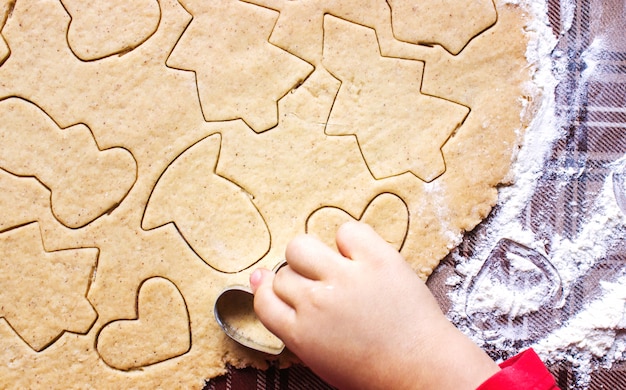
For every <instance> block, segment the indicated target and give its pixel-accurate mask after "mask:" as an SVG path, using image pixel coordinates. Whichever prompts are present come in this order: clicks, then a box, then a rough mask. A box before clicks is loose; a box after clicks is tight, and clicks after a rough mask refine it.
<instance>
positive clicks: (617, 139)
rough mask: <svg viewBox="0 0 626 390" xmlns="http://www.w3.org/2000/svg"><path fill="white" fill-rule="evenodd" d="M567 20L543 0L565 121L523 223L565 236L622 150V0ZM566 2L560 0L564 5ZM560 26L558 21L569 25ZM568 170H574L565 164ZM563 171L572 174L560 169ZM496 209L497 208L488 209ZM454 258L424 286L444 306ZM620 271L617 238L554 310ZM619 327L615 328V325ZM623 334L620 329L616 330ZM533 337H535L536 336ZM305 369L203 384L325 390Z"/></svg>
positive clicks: (615, 383)
mask: <svg viewBox="0 0 626 390" xmlns="http://www.w3.org/2000/svg"><path fill="white" fill-rule="evenodd" d="M575 1H576V8H575V11H574V15H573V19H571V16H572V15H571V14H570V15H568V14H567V12H566V11H567V10H566V9H561V4H562V1H559V0H548V9H549V12H548V17H549V20H550V24H551V26H552V28H553V32H554V34H555V36H557V37H559V42H558V45H557V48H556V50H555V52H559V53H561V54H565V55H566V65H567V71H566V72H565V74H564V76H563V77H562V79H561V80H560V83H559V85H558V87H557V91H556V103H557V115H558V116H559V117H560V119H562V122H561V123H564V124H565V125H564V129H563V130H564V133H565V136H564V137H563V138H562V139H560V140H559V141H558V142H557V143H556V144H555V145H554V148H553V150H552V155H551V157H550V159H549V161H548V162H547V163H546V165H545V168H544V172H543V175H542V176H541V178H540V179H539V183H538V185H537V188H536V190H535V193H534V195H533V197H532V198H531V200H530V202H529V204H528V206H527V208H526V210H524V211H523V212H522V214H523V215H525V218H523V220H524V221H526V222H525V223H526V224H527V226H526V228H528V229H529V230H532V231H533V232H534V233H535V234H536V235H537V237H538V238H550V237H551V236H552V235H555V234H558V235H560V236H562V237H565V238H572V237H574V236H575V234H576V233H577V232H578V231H579V230H580V228H581V223H582V222H583V219H582V218H580V217H579V216H581V215H586V213H587V212H588V211H589V207H591V206H590V205H592V204H593V199H594V197H595V196H596V195H597V193H598V192H599V190H600V188H601V187H602V184H603V182H604V181H605V179H606V177H607V175H609V174H610V172H611V171H610V169H609V167H608V165H609V164H610V163H612V162H614V161H615V160H616V159H618V158H620V157H622V156H623V155H624V154H626V2H625V1H624V0H575ZM563 4H565V3H563ZM570 23H571V27H569V28H568V29H566V31H564V30H565V26H566V25H567V26H570ZM596 38H603V49H602V50H601V51H600V53H599V54H598V55H597V58H594V60H595V61H596V68H595V70H594V75H593V76H592V77H590V78H588V79H587V80H582V79H581V74H582V72H584V71H585V61H584V58H583V54H584V53H585V52H586V50H587V49H588V48H589V46H590V45H591V43H592V42H593V41H594V39H596ZM572 168H573V169H572ZM564 172H576V173H575V174H564ZM494 213H497V208H496V210H494V212H493V213H492V214H494ZM480 229H481V227H480V226H479V227H478V228H477V229H475V231H474V232H471V233H468V234H467V235H466V237H465V239H464V241H463V243H462V244H461V245H460V246H459V248H458V249H457V255H461V256H463V255H471V254H472V252H473V247H474V245H476V241H477V238H476V237H478V235H479V234H480ZM454 267H455V260H454V256H448V257H447V258H446V259H444V261H443V262H442V263H441V264H440V266H439V267H438V268H437V269H436V270H435V272H434V273H433V275H432V276H431V278H430V279H429V281H428V286H429V287H430V289H431V290H432V291H433V293H434V294H435V296H436V297H437V298H438V300H439V302H440V304H441V306H442V308H443V309H444V311H447V310H449V309H450V302H449V301H448V295H447V294H448V289H449V288H450V287H449V286H447V285H446V283H445V281H446V279H447V277H448V276H450V275H452V274H453V273H454ZM624 270H626V242H623V243H621V242H618V243H617V245H615V246H614V247H613V248H612V249H611V250H610V251H609V252H608V253H607V255H606V258H605V259H602V260H601V261H599V262H598V263H597V264H596V265H595V266H594V267H593V268H592V269H591V270H590V271H589V272H588V273H587V274H586V275H585V276H584V277H582V278H581V279H580V280H579V281H577V282H576V283H575V284H574V286H573V288H572V291H571V293H570V294H569V296H568V298H567V300H566V303H565V306H564V308H563V309H561V310H559V312H558V313H556V314H555V316H561V318H560V320H561V321H562V320H566V319H567V318H568V315H571V314H572V313H576V312H577V311H578V310H580V308H581V307H582V305H583V303H584V302H585V297H586V296H588V295H589V294H592V293H593V291H594V288H595V289H597V285H598V283H599V281H600V280H607V279H608V278H610V277H611V275H615V274H617V273H618V271H624ZM618 332H619V331H618ZM622 332H625V333H626V331H622ZM539 336H540V335H539ZM486 349H487V351H488V353H490V354H491V355H492V357H493V358H495V359H506V358H508V357H510V356H511V354H513V353H514V352H515V348H513V349H512V350H507V351H501V350H496V349H495V348H490V347H489V345H487V347H486ZM550 369H551V371H552V372H553V374H554V375H555V377H556V379H557V382H558V385H559V386H560V387H561V388H562V389H576V388H578V387H579V385H577V380H576V376H575V370H574V369H573V367H572V365H571V363H568V362H560V363H558V364H554V365H552V366H551V367H550ZM330 388H332V387H330V386H329V385H327V384H325V383H324V382H323V381H322V380H320V379H319V378H318V377H316V376H315V375H314V374H313V373H311V372H310V371H309V370H308V369H307V368H304V367H301V366H294V367H291V368H288V369H282V370H281V369H278V368H270V369H269V370H266V371H261V370H255V369H244V370H236V369H230V370H229V372H228V374H227V375H225V376H222V377H219V378H215V379H213V380H211V381H208V382H207V383H206V386H205V389H207V390H209V389H210V390H214V389H215V390H221V389H330ZM588 388H589V389H592V390H595V389H614V390H619V389H626V362H618V363H616V364H613V365H612V367H611V368H610V369H608V368H601V367H599V368H597V369H595V371H594V372H593V373H592V374H591V383H590V384H589V386H588Z"/></svg>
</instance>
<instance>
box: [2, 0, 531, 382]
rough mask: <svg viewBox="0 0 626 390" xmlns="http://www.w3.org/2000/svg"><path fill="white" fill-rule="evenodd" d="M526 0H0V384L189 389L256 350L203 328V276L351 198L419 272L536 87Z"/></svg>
mask: <svg viewBox="0 0 626 390" xmlns="http://www.w3.org/2000/svg"><path fill="white" fill-rule="evenodd" d="M469 5H471V7H470V6H469ZM443 11H445V12H443ZM529 17H530V16H529V15H528V13H527V12H526V10H525V9H524V8H523V7H522V6H520V5H517V4H510V3H506V2H504V1H495V2H492V1H491V0H486V1H485V0H483V1H474V0H471V1H470V0H468V1H462V0H456V1H435V0H428V1H426V0H425V1H419V2H417V1H407V0H404V1H398V0H394V1H389V2H386V1H384V0H368V1H356V0H340V1H322V0H299V1H288V0H250V1H246V2H244V1H236V0H221V1H200V0H178V1H177V0H159V1H156V0H142V1H136V2H134V1H133V2H131V1H124V0H111V1H96V0H91V1H88V2H81V1H74V0H61V1H59V0H18V1H17V2H15V1H10V0H0V118H1V120H0V388H15V389H18V388H19V389H24V388H37V387H41V386H45V387H46V388H64V389H67V388H102V389H108V388H110V389H119V388H156V387H159V388H201V387H202V386H203V383H204V380H205V379H207V378H211V377H215V376H217V375H220V374H222V373H224V372H225V370H226V369H225V367H226V365H227V364H232V365H235V366H246V365H252V366H256V367H265V366H266V365H267V360H268V359H269V358H270V356H268V355H264V354H263V353H260V352H254V351H252V350H248V349H246V348H244V347H242V346H239V345H237V344H236V343H234V342H233V341H231V340H230V339H228V338H227V337H226V336H225V335H224V334H223V333H222V332H221V331H220V329H219V327H218V325H217V323H216V321H215V317H214V315H213V306H214V303H215V300H216V297H217V295H218V294H219V293H220V292H221V291H222V290H223V289H224V288H225V287H227V286H230V285H245V284H247V279H248V277H249V275H250V273H251V272H252V270H254V269H255V268H256V267H259V266H263V267H267V268H273V267H274V266H275V265H276V264H278V263H279V262H280V261H281V259H282V258H283V257H284V249H285V246H286V244H287V242H288V241H289V240H290V239H291V238H292V237H293V236H294V235H296V234H299V233H304V232H308V233H311V234H316V235H318V236H319V237H321V238H322V239H323V240H324V241H326V242H328V243H329V244H332V241H333V235H334V230H335V229H336V227H337V226H338V225H339V224H340V223H341V222H343V221H347V220H350V219H357V220H363V221H366V222H368V223H370V224H372V225H373V226H374V227H375V228H376V230H377V231H378V232H379V233H380V234H381V235H382V236H383V237H385V238H386V239H387V240H388V241H389V242H390V243H391V244H392V245H394V246H395V247H396V248H398V249H399V250H400V251H401V253H402V254H403V255H404V256H405V257H406V259H407V261H409V262H410V264H411V265H412V267H413V268H414V269H415V271H416V272H417V273H418V274H419V275H420V276H421V277H422V278H426V277H427V276H428V275H429V274H430V273H431V272H432V270H433V268H434V267H435V266H436V265H437V264H438V262H439V260H440V259H441V258H443V257H444V256H445V255H446V254H447V253H448V252H449V251H450V249H451V248H453V247H454V246H455V245H457V244H458V243H459V240H460V238H461V236H462V234H463V232H464V231H467V230H470V229H472V228H474V226H476V224H478V223H479V222H480V221H481V220H482V219H483V218H484V217H485V216H486V215H487V214H488V213H489V211H490V210H491V208H492V207H493V205H494V204H495V202H496V199H497V186H498V185H500V184H502V183H504V182H506V181H507V173H508V171H509V167H510V165H511V163H512V161H513V159H514V157H515V154H516V150H517V148H518V145H519V144H520V142H521V138H522V136H523V133H524V129H525V128H526V126H527V124H528V121H529V120H530V117H531V116H532V109H531V108H532V107H533V105H534V101H535V100H536V98H537V97H536V95H535V92H534V90H533V88H532V83H531V79H532V72H533V67H532V66H531V64H529V63H528V61H527V60H526V56H525V53H526V49H527V46H528V42H529V39H530V38H529V36H528V35H527V33H526V32H525V26H526V25H527V24H528V18H529ZM276 359H278V360H279V361H280V362H281V364H289V363H291V362H293V361H294V359H295V358H294V357H293V356H292V355H290V354H289V352H288V351H287V352H285V353H283V354H282V355H281V356H279V357H277V358H276Z"/></svg>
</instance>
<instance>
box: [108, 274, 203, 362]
mask: <svg viewBox="0 0 626 390" xmlns="http://www.w3.org/2000/svg"><path fill="white" fill-rule="evenodd" d="M96 348H97V350H98V353H99V354H100V357H101V358H102V360H104V361H105V362H106V364H108V365H109V366H111V367H113V368H116V369H118V370H132V369H136V368H141V367H145V366H149V365H151V364H155V363H159V362H162V361H165V360H168V359H172V358H175V357H177V356H181V355H184V354H185V353H187V352H188V351H189V349H190V348H191V329H190V326H189V313H188V311H187V306H186V304H185V300H184V298H183V296H182V295H181V293H180V291H179V290H178V288H177V287H176V286H175V285H174V284H173V283H172V282H171V281H169V280H167V279H164V278H161V277H154V278H151V279H148V280H146V281H144V282H143V283H142V285H141V287H140V288H139V295H138V297H137V317H136V318H135V319H132V320H117V321H113V322H111V323H109V324H107V325H105V326H104V327H103V328H102V330H101V331H100V334H99V335H98V341H97V345H96ZM146 352H147V353H146Z"/></svg>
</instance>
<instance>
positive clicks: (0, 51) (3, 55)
mask: <svg viewBox="0 0 626 390" xmlns="http://www.w3.org/2000/svg"><path fill="white" fill-rule="evenodd" d="M14 5H15V1H13V0H2V1H1V2H0V66H2V64H3V63H4V61H6V59H7V58H9V55H10V54H11V50H10V49H9V45H7V43H6V41H5V40H4V37H3V36H2V28H3V27H4V24H5V23H6V21H7V18H8V17H9V13H10V12H11V9H12V7H13V6H14Z"/></svg>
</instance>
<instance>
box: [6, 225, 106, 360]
mask: <svg viewBox="0 0 626 390" xmlns="http://www.w3.org/2000/svg"><path fill="white" fill-rule="evenodd" d="M97 258H98V250H97V249H95V248H91V249H68V250H64V251H57V252H48V251H46V250H45V249H44V247H43V244H42V242H41V235H40V232H39V227H38V226H37V224H35V223H32V224H29V225H26V226H24V227H19V228H16V229H13V230H10V231H8V232H6V233H2V234H0V286H2V289H1V290H0V302H1V303H2V304H1V305H0V317H2V318H4V319H6V320H7V322H8V323H9V324H10V325H11V327H12V328H13V329H14V330H15V332H16V333H17V334H18V335H19V336H20V337H21V338H22V339H23V340H24V341H25V342H26V343H27V344H28V345H29V346H30V347H31V348H32V349H34V350H35V351H41V350H43V349H44V348H46V347H47V346H48V345H49V344H51V343H53V342H54V341H55V340H56V339H57V338H58V337H59V336H60V335H61V334H62V333H63V332H64V331H66V330H67V331H69V332H77V333H87V331H88V330H89V329H90V328H91V326H92V325H93V323H94V321H95V320H96V316H97V315H96V311H95V310H94V309H93V307H92V306H91V304H90V303H89V301H88V300H87V299H86V298H85V296H86V295H87V290H88V289H89V284H90V283H91V278H92V276H93V273H94V271H95V266H96V262H97Z"/></svg>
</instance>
